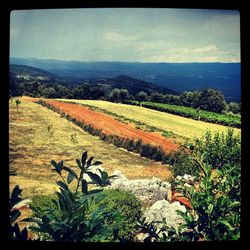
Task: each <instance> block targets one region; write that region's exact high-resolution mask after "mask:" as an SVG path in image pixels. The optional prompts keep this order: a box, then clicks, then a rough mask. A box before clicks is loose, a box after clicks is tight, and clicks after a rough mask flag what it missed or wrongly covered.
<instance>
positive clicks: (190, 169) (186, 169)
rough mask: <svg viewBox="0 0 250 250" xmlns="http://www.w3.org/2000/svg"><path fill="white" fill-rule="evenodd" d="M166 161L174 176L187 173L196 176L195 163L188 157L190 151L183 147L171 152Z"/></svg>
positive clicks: (197, 171) (197, 172)
mask: <svg viewBox="0 0 250 250" xmlns="http://www.w3.org/2000/svg"><path fill="white" fill-rule="evenodd" d="M167 162H168V163H169V164H170V165H171V169H172V173H173V175H174V177H176V176H177V175H181V176H182V175H184V174H189V175H193V176H197V175H198V174H199V168H198V165H197V163H194V162H193V161H192V160H191V159H190V153H187V152H185V151H184V150H183V149H182V150H180V151H178V152H174V153H172V154H171V156H170V157H169V159H168V160H167Z"/></svg>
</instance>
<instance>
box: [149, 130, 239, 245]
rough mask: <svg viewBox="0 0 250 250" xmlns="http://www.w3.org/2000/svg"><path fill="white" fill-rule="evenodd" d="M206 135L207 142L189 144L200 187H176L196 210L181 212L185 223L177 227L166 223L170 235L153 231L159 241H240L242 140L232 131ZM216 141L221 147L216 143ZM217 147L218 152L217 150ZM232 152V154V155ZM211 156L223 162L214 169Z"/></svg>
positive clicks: (166, 229)
mask: <svg viewBox="0 0 250 250" xmlns="http://www.w3.org/2000/svg"><path fill="white" fill-rule="evenodd" d="M206 137H207V139H206V140H205V141H199V142H200V143H197V144H196V145H194V146H191V147H190V149H191V152H192V154H191V158H190V159H191V160H192V161H193V163H195V166H196V167H197V168H198V169H199V171H198V173H199V175H198V178H197V179H198V182H199V186H198V189H197V187H196V188H195V187H194V186H190V185H189V186H188V187H185V186H179V187H177V190H178V191H179V192H182V193H183V196H184V197H186V198H188V199H189V200H190V202H191V205H192V208H193V209H192V211H186V212H185V213H183V212H181V211H179V214H180V215H181V216H182V217H183V219H184V221H185V223H184V225H182V226H180V227H179V228H177V229H176V228H169V227H167V226H165V228H163V229H162V232H164V230H165V231H167V234H164V233H163V236H160V235H159V234H158V233H155V234H154V237H155V239H156V240H157V241H200V240H237V239H239V238H240V221H241V220H240V211H241V204H240V189H241V188H240V180H241V169H240V162H239V161H238V160H239V159H240V151H239V150H238V146H239V145H238V143H239V141H238V139H237V137H234V136H233V134H232V131H230V130H229V131H228V134H227V136H226V137H224V135H222V134H218V135H216V136H214V137H213V138H212V137H211V135H210V134H209V133H208V134H207V135H206ZM223 138H224V139H223ZM206 142H207V144H206ZM236 142H237V143H236ZM217 143H219V144H220V147H217V146H218V145H215V144H217ZM200 145H201V147H200ZM205 145H206V146H205ZM236 145H237V146H236ZM215 147H216V150H218V151H219V152H217V151H216V150H215ZM221 147H223V149H221ZM235 147H236V149H235ZM221 152H223V153H225V161H223V159H220V158H219V157H220V153H221ZM232 152H233V153H232ZM237 154H238V155H237ZM231 155H232V156H233V157H230V156H231ZM210 157H211V158H210ZM212 157H214V158H212ZM212 159H213V160H216V161H215V162H216V163H218V162H221V161H223V163H222V164H220V165H214V166H217V168H216V169H213V165H212V164H214V161H212V162H210V161H209V160H212ZM218 166H219V167H218ZM212 170H213V171H212Z"/></svg>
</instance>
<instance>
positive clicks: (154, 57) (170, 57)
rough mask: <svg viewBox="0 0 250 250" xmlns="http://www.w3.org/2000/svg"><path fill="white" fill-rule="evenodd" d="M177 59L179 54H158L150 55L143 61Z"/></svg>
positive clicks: (174, 60) (171, 60)
mask: <svg viewBox="0 0 250 250" xmlns="http://www.w3.org/2000/svg"><path fill="white" fill-rule="evenodd" d="M178 59H179V55H160V56H151V57H149V58H146V60H145V61H149V62H176V61H178Z"/></svg>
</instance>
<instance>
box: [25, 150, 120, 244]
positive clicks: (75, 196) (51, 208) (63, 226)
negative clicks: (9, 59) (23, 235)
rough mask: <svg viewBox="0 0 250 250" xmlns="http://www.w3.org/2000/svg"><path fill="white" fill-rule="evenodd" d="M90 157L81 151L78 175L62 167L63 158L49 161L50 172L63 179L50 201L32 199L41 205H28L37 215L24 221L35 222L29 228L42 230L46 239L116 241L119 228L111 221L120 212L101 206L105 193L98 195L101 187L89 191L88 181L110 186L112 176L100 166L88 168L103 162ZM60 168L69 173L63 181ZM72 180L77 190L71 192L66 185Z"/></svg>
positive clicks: (36, 230) (117, 218)
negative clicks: (51, 166)
mask: <svg viewBox="0 0 250 250" xmlns="http://www.w3.org/2000/svg"><path fill="white" fill-rule="evenodd" d="M93 159H94V157H90V158H89V159H88V158H87V152H84V153H83V154H82V157H81V159H76V163H77V166H78V167H79V168H80V174H79V175H77V174H76V173H75V172H74V171H73V170H72V169H71V168H69V167H67V166H65V165H64V163H63V161H60V162H59V163H56V162H55V161H53V160H52V161H51V164H52V165H53V167H54V169H53V171H55V172H56V173H57V174H58V175H59V176H60V177H61V179H62V181H57V185H58V186H59V189H60V191H59V192H56V198H51V200H50V199H48V200H47V201H44V199H43V198H41V197H39V198H38V197H37V198H36V199H35V204H37V205H40V206H41V207H40V206H39V207H38V206H37V207H35V206H32V205H31V206H30V208H31V209H32V210H33V211H34V213H35V215H36V216H35V217H34V218H28V219H25V220H23V221H26V222H33V223H35V224H36V226H30V227H29V229H31V230H32V231H34V232H36V233H42V234H44V235H46V236H47V239H50V240H53V241H85V242H86V241H116V240H117V237H118V230H117V228H115V227H114V226H113V225H112V223H113V221H116V220H119V216H120V214H119V211H115V210H112V211H109V210H108V209H107V208H106V204H103V205H100V202H101V200H102V199H103V197H104V196H103V195H100V194H99V196H97V193H98V192H101V191H102V189H94V190H91V191H89V190H88V185H89V184H95V185H98V186H99V187H104V186H106V185H110V181H109V179H110V178H112V177H111V176H108V174H107V172H105V171H103V170H102V169H101V168H99V167H96V170H95V171H94V172H93V169H92V168H91V167H93V166H98V165H100V164H101V163H102V162H100V161H93ZM62 171H65V172H67V173H68V175H67V178H66V180H65V179H64V178H63V176H62ZM97 172H98V174H97ZM84 174H85V175H87V176H89V178H90V179H91V182H87V181H86V180H85V177H84V176H85V175H84ZM74 180H75V181H76V182H77V185H76V190H74V192H72V191H71V190H70V189H69V186H68V185H69V184H70V183H71V182H72V181H74ZM79 190H81V191H79ZM44 207H45V208H44Z"/></svg>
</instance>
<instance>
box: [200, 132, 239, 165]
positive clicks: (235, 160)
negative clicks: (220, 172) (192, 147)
mask: <svg viewBox="0 0 250 250" xmlns="http://www.w3.org/2000/svg"><path fill="white" fill-rule="evenodd" d="M196 148H197V149H198V150H199V152H200V153H201V154H204V161H205V162H206V163H207V164H211V166H212V168H219V169H220V168H221V167H222V166H224V165H225V164H231V165H236V166H239V165H240V163H241V139H240V136H239V135H238V136H234V131H233V129H228V130H227V133H226V135H225V134H224V133H221V134H220V133H218V132H217V133H216V134H215V135H214V136H212V135H211V132H210V131H207V132H206V134H205V136H204V137H203V139H202V140H199V139H197V140H196Z"/></svg>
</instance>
